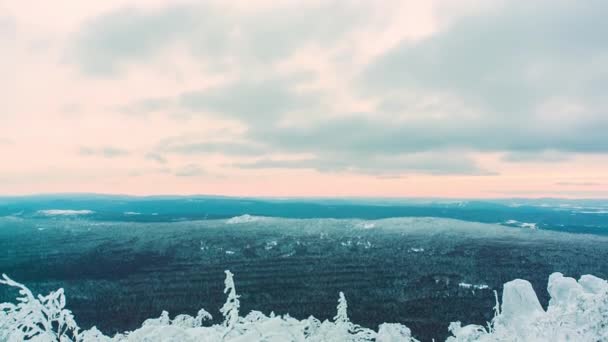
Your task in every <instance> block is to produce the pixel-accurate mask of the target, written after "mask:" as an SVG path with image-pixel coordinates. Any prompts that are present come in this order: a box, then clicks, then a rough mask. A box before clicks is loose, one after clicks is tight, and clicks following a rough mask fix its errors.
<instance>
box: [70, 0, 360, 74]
mask: <svg viewBox="0 0 608 342" xmlns="http://www.w3.org/2000/svg"><path fill="white" fill-rule="evenodd" d="M336 13H339V15H336ZM365 13H366V12H365V9H364V8H362V7H361V6H350V5H348V3H339V2H332V1H328V2H323V3H320V4H319V5H318V6H303V7H302V6H290V5H289V4H287V5H285V6H278V8H273V9H268V10H264V11H261V12H260V11H258V12H237V11H233V10H229V9H226V8H220V7H217V6H214V5H213V4H211V3H209V2H207V3H199V4H190V5H180V6H171V7H166V8H162V9H156V10H143V9H136V8H125V9H120V10H117V11H113V12H110V13H106V14H105V15H103V16H99V17H97V18H94V19H93V20H91V21H90V22H88V23H86V24H85V25H84V26H83V27H82V30H81V31H80V32H79V33H78V34H76V36H75V37H74V42H73V46H72V48H71V49H70V50H69V51H68V56H69V57H71V58H72V59H73V61H74V62H75V63H77V64H78V65H79V66H80V67H81V69H82V70H83V71H84V72H86V73H89V74H91V75H112V74H115V73H116V72H118V71H120V70H119V69H120V67H121V66H122V65H125V64H128V63H131V62H136V61H142V60H148V59H149V58H151V57H153V56H155V55H156V54H157V53H159V52H160V51H162V50H163V49H164V48H166V47H168V46H171V45H174V44H183V45H185V46H186V47H187V48H189V50H190V51H191V53H192V54H193V55H194V56H195V57H196V56H205V57H206V58H211V59H212V60H213V62H214V63H215V64H216V67H215V69H217V67H218V66H220V67H222V66H223V67H227V65H228V64H227V63H228V62H227V60H228V59H229V58H227V57H234V56H239V58H240V59H241V62H247V63H264V64H267V63H269V62H270V61H273V60H276V59H279V58H283V57H285V56H288V55H289V54H291V53H293V52H294V51H295V50H296V49H297V48H298V47H299V46H301V45H302V44H304V43H305V42H307V41H310V40H314V41H315V42H316V43H321V44H322V45H323V44H325V45H328V44H330V43H331V42H332V41H335V40H337V39H339V38H340V37H341V36H342V35H343V34H345V33H347V32H349V30H350V29H352V28H354V27H356V26H357V23H358V22H359V21H360V20H361V19H363V18H365ZM311 23H314V24H311ZM224 64H225V65H224Z"/></svg>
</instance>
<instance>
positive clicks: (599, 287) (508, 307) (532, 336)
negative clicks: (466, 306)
mask: <svg viewBox="0 0 608 342" xmlns="http://www.w3.org/2000/svg"><path fill="white" fill-rule="evenodd" d="M547 290H548V292H549V295H550V296H551V299H550V301H549V306H548V308H547V310H546V311H545V310H543V308H542V306H541V305H540V302H539V301H538V297H537V296H536V293H535V292H534V289H533V288H532V285H531V284H530V283H529V282H528V281H526V280H522V279H516V280H513V281H510V282H508V283H506V284H505V285H504V290H503V294H502V305H499V304H498V296H497V298H496V306H495V308H494V310H495V316H494V318H493V319H492V321H491V322H489V323H488V326H487V327H483V326H480V325H467V326H464V327H463V326H461V324H460V322H455V323H452V324H450V327H449V330H450V332H451V333H452V334H453V336H452V337H449V338H448V342H470V341H480V342H489V341H560V342H561V341H608V283H607V282H606V281H605V280H603V279H600V278H597V277H594V276H591V275H584V276H582V277H581V278H580V279H579V281H576V280H575V279H574V278H569V277H564V275H563V274H561V273H553V274H551V276H549V283H548V286H547ZM495 293H496V292H495Z"/></svg>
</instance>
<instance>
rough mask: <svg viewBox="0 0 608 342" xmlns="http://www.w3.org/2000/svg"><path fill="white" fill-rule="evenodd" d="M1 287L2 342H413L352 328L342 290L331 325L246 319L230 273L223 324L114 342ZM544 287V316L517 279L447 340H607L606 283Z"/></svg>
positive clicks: (397, 332)
mask: <svg viewBox="0 0 608 342" xmlns="http://www.w3.org/2000/svg"><path fill="white" fill-rule="evenodd" d="M0 284H3V285H7V286H11V287H16V288H18V289H19V297H18V298H17V304H13V303H2V304H0V341H11V342H12V341H23V340H31V341H38V342H45V341H74V342H102V341H104V342H109V341H115V342H119V341H120V342H126V341H132V342H143V341H176V342H177V341H180V342H181V341H184V342H189V341H192V342H194V341H206V342H216V341H217V342H220V341H226V342H249V341H252V342H255V341H277V342H278V341H297V342H299V341H311V342H312V341H314V342H322V341H350V342H366V341H367V342H371V341H376V342H397V341H399V342H401V341H403V342H408V341H409V342H412V341H416V340H415V339H414V338H412V337H411V331H410V329H408V328H407V327H406V326H404V325H402V324H399V323H383V324H381V325H380V326H379V328H378V331H374V330H371V329H367V328H364V327H361V326H359V325H357V324H354V323H352V322H351V321H350V319H349V317H348V311H349V306H348V303H347V301H346V296H345V295H344V293H342V292H340V293H339V297H338V306H337V314H336V316H335V317H334V319H333V320H331V321H329V320H325V321H323V322H321V321H319V320H318V319H316V318H314V317H312V316H310V317H309V318H307V319H304V320H301V321H300V320H297V319H294V318H292V317H290V316H289V315H288V314H286V315H283V316H276V315H274V314H273V313H271V314H270V315H269V316H267V315H265V314H263V313H261V312H259V311H252V312H250V313H249V314H247V315H245V316H244V317H243V316H241V313H240V312H239V310H240V300H239V298H240V296H239V295H238V294H237V291H236V287H235V282H234V278H233V274H232V273H230V271H226V280H225V290H224V292H225V293H226V295H227V300H226V303H225V304H224V305H223V306H222V308H221V309H220V312H221V314H222V316H223V318H224V320H223V323H221V324H213V325H212V324H210V323H209V321H210V320H211V319H212V317H211V314H210V313H209V312H207V311H205V310H204V309H201V310H200V311H199V312H198V314H197V315H196V316H195V317H193V316H189V315H183V314H182V315H177V316H175V317H174V318H173V319H171V317H170V315H169V313H168V312H166V311H163V312H162V313H161V315H160V317H158V318H152V319H148V320H146V321H144V322H143V324H142V326H141V327H140V328H138V329H135V330H134V331H132V332H125V333H122V334H117V335H115V336H113V337H109V336H105V335H103V334H102V333H101V332H100V331H99V330H97V329H96V328H95V327H93V328H91V329H89V330H81V329H80V328H79V327H78V325H77V324H76V321H75V320H74V317H73V315H72V313H71V312H70V311H69V310H67V309H66V308H65V303H66V300H65V296H64V293H63V289H59V290H57V291H55V292H51V293H50V294H49V295H47V296H34V295H33V294H32V292H31V291H30V290H29V289H28V288H27V287H25V286H24V285H22V284H19V283H17V282H15V281H13V280H12V279H10V278H8V277H7V276H6V275H3V278H2V279H0ZM461 284H465V285H467V286H468V285H470V286H471V287H474V286H475V285H472V284H467V283H461ZM547 289H548V291H549V294H550V296H551V299H550V301H549V306H548V308H547V310H546V311H545V310H543V308H542V307H541V305H540V303H539V301H538V298H537V296H536V293H535V292H534V290H533V288H532V285H531V284H530V283H529V282H528V281H526V280H522V279H516V280H513V281H510V282H508V283H506V284H505V285H504V290H503V295H502V304H499V302H498V296H497V295H496V292H494V293H495V296H496V306H495V308H494V312H495V315H494V318H493V319H492V320H491V322H489V323H488V325H487V327H486V326H481V325H466V326H462V324H461V323H460V322H452V323H451V324H450V325H449V327H448V329H449V331H450V332H451V334H452V336H450V337H448V339H447V341H448V342H473V341H479V342H490V341H492V342H496V341H550V342H554V341H555V342H562V341H576V342H579V341H580V342H587V341H589V342H592V341H594V342H595V341H608V328H607V327H608V314H607V312H608V283H607V282H606V281H605V280H603V279H600V278H597V277H594V276H591V275H584V276H582V277H581V278H580V280H578V281H576V280H575V279H573V278H568V277H564V276H563V275H562V274H561V273H554V274H552V275H551V276H550V277H549V282H548V286H547Z"/></svg>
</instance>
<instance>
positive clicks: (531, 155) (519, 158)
mask: <svg viewBox="0 0 608 342" xmlns="http://www.w3.org/2000/svg"><path fill="white" fill-rule="evenodd" d="M570 158H571V155H570V154H567V153H563V152H556V151H532V152H530V151H523V152H509V153H507V154H506V155H504V156H503V157H502V160H503V161H507V162H515V163H519V162H548V163H552V162H555V163H559V162H563V161H566V160H569V159H570Z"/></svg>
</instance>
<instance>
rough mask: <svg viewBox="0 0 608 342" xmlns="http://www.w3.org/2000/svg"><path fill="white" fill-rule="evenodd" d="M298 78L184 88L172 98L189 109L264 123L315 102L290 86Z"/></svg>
mask: <svg viewBox="0 0 608 342" xmlns="http://www.w3.org/2000/svg"><path fill="white" fill-rule="evenodd" d="M300 80H301V79H300V78H299V77H295V78H287V79H277V78H274V79H266V80H260V81H249V80H243V81H239V82H234V83H231V84H228V85H225V86H222V87H216V88H212V89H206V90H203V91H194V92H185V93H183V94H181V95H180V96H179V98H178V99H177V101H176V102H177V105H178V107H179V108H182V109H187V110H190V111H192V112H200V111H207V112H212V113H216V114H217V115H219V116H223V117H231V118H236V119H239V120H240V121H242V122H245V123H248V124H250V125H259V124H266V123H268V122H273V121H276V120H277V118H278V117H280V116H281V115H285V114H287V113H288V112H289V111H292V110H296V109H299V108H302V107H304V108H307V107H308V106H312V105H314V104H315V98H314V97H312V96H307V95H304V94H298V93H297V92H296V91H295V90H294V89H293V88H294V85H296V84H298V82H300ZM316 100H318V99H316Z"/></svg>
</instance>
